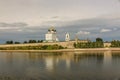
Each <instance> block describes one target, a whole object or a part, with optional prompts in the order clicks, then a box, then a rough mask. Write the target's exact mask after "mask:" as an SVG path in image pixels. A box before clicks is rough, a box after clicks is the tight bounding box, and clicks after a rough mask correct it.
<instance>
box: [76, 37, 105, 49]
mask: <svg viewBox="0 0 120 80" xmlns="http://www.w3.org/2000/svg"><path fill="white" fill-rule="evenodd" d="M74 47H75V48H103V47H104V42H103V39H102V38H96V41H95V42H91V41H88V42H78V43H74Z"/></svg>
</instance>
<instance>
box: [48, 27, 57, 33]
mask: <svg viewBox="0 0 120 80" xmlns="http://www.w3.org/2000/svg"><path fill="white" fill-rule="evenodd" d="M48 31H54V32H56V30H55V28H54V27H50V28H49V29H48Z"/></svg>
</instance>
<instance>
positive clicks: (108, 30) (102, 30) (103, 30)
mask: <svg viewBox="0 0 120 80" xmlns="http://www.w3.org/2000/svg"><path fill="white" fill-rule="evenodd" d="M110 31H112V30H111V29H101V31H100V32H101V33H103V32H110Z"/></svg>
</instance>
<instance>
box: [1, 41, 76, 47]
mask: <svg viewBox="0 0 120 80" xmlns="http://www.w3.org/2000/svg"><path fill="white" fill-rule="evenodd" d="M74 43H75V41H68V42H49V43H48V42H44V43H28V44H4V45H0V47H19V46H39V45H54V44H58V45H61V46H63V47H67V48H74V46H73V44H74Z"/></svg>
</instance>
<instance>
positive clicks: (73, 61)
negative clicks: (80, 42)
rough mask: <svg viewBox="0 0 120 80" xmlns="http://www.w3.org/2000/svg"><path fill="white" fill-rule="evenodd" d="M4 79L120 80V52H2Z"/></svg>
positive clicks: (0, 63)
mask: <svg viewBox="0 0 120 80" xmlns="http://www.w3.org/2000/svg"><path fill="white" fill-rule="evenodd" d="M0 80H120V52H111V51H105V52H101V51H99V52H77V53H72V52H69V53H27V52H26V53H21V52H0Z"/></svg>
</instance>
